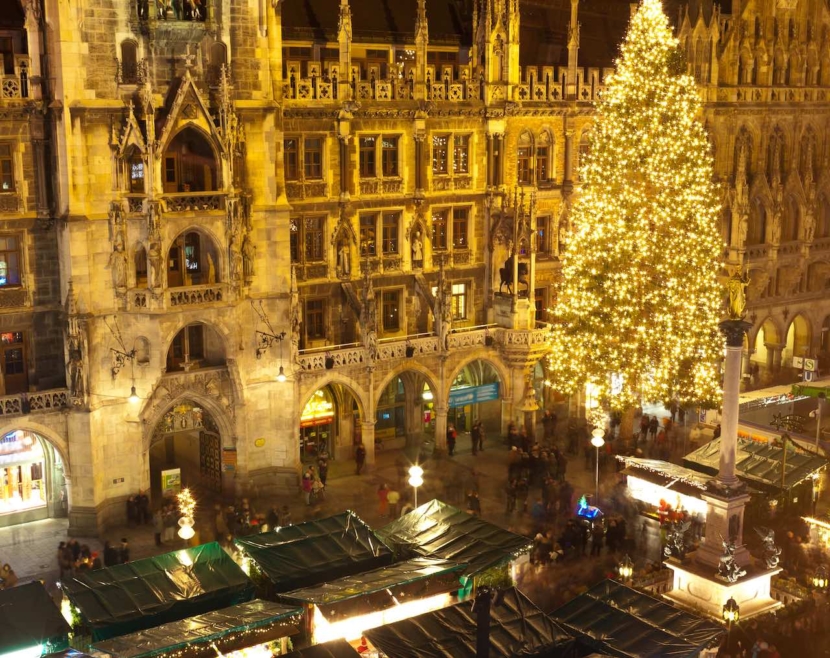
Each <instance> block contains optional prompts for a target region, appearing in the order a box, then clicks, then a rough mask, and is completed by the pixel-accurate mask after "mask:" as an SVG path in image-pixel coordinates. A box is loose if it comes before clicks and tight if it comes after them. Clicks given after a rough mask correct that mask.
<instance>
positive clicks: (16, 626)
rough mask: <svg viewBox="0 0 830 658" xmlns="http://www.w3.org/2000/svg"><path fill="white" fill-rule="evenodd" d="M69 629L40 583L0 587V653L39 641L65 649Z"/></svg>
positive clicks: (33, 644) (53, 647)
mask: <svg viewBox="0 0 830 658" xmlns="http://www.w3.org/2000/svg"><path fill="white" fill-rule="evenodd" d="M71 630H72V629H71V628H70V627H69V624H67V623H66V620H65V619H64V618H63V616H62V615H61V613H60V610H58V608H57V606H56V605H55V602H54V601H53V600H52V597H51V596H49V593H48V592H47V591H46V588H45V587H44V586H43V584H42V583H40V582H33V583H27V584H25V585H19V586H18V587H10V588H8V589H3V590H0V656H2V655H3V654H6V653H12V652H14V651H19V650H20V649H29V648H32V647H36V646H39V645H43V646H44V648H45V649H46V651H47V652H48V651H56V650H59V649H65V648H66V647H67V645H68V640H69V632H70V631H71Z"/></svg>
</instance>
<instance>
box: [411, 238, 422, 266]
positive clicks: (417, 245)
mask: <svg viewBox="0 0 830 658" xmlns="http://www.w3.org/2000/svg"><path fill="white" fill-rule="evenodd" d="M423 262H424V243H423V242H421V232H420V231H417V232H416V233H415V237H414V238H413V240H412V265H413V267H421V266H422V264H423Z"/></svg>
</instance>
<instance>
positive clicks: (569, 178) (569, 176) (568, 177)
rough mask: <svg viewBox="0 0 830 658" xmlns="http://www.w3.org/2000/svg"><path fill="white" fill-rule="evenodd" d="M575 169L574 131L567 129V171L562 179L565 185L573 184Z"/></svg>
mask: <svg viewBox="0 0 830 658" xmlns="http://www.w3.org/2000/svg"><path fill="white" fill-rule="evenodd" d="M573 169H574V131H573V130H566V131H565V173H564V177H563V179H562V183H563V185H566V186H572V184H573Z"/></svg>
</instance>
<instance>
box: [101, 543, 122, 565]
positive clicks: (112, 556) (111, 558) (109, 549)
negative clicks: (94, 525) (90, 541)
mask: <svg viewBox="0 0 830 658" xmlns="http://www.w3.org/2000/svg"><path fill="white" fill-rule="evenodd" d="M118 560H119V557H118V549H117V548H115V546H113V545H112V544H111V543H110V542H108V541H105V542H104V566H105V567H114V566H115V565H116V564H119V561H118Z"/></svg>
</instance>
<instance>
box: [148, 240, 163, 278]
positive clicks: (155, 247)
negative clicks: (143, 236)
mask: <svg viewBox="0 0 830 658" xmlns="http://www.w3.org/2000/svg"><path fill="white" fill-rule="evenodd" d="M147 262H148V263H149V264H150V272H149V274H150V276H149V282H148V283H149V284H150V289H152V290H155V289H156V288H161V245H160V244H159V242H158V240H153V241H152V242H150V249H149V251H148V252H147Z"/></svg>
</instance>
